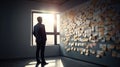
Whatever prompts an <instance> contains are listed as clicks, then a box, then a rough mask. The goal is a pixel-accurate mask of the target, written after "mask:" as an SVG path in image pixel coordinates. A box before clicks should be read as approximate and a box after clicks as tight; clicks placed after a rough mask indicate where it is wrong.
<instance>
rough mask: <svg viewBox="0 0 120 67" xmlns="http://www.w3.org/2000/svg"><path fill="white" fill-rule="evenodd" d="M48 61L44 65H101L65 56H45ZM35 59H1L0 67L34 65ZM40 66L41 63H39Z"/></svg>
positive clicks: (77, 66) (80, 66)
mask: <svg viewBox="0 0 120 67" xmlns="http://www.w3.org/2000/svg"><path fill="white" fill-rule="evenodd" d="M46 61H47V62H48V63H49V64H47V65H45V66H44V67H103V66H100V65H96V64H92V63H87V62H83V61H78V60H74V59H70V58H66V57H52V58H46ZM35 65H36V60H35V59H33V58H32V59H31V58H29V59H14V60H2V61H0V67H35ZM39 67H41V64H40V65H39Z"/></svg>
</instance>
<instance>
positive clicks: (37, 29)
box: [33, 23, 47, 43]
mask: <svg viewBox="0 0 120 67" xmlns="http://www.w3.org/2000/svg"><path fill="white" fill-rule="evenodd" d="M33 35H34V36H35V37H36V42H37V43H42V42H45V41H46V40H47V38H46V31H45V26H44V25H43V24H40V23H38V24H36V25H35V26H34V31H33Z"/></svg>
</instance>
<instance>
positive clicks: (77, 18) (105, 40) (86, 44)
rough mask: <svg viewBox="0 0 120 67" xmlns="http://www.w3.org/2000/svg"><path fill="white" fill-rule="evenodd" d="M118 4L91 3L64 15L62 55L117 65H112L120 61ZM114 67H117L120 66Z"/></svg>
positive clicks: (103, 0)
mask: <svg viewBox="0 0 120 67" xmlns="http://www.w3.org/2000/svg"><path fill="white" fill-rule="evenodd" d="M118 5H119V3H118V1H117V0H114V1H113V0H90V1H88V2H86V3H83V4H80V5H78V6H76V7H73V8H71V9H69V10H66V11H65V12H63V13H61V24H60V27H61V28H60V36H61V47H62V51H63V54H64V55H65V56H67V57H72V58H77V59H82V60H86V61H90V62H95V63H98V64H103V65H107V66H109V65H111V66H112V65H114V63H113V64H111V63H112V60H113V59H114V61H115V62H118V59H119V60H120V9H119V6H118ZM105 59H108V60H105ZM109 60H110V61H109ZM106 61H108V62H106ZM115 65H116V66H117V63H116V64H115ZM115 65H114V66H115Z"/></svg>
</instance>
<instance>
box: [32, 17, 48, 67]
mask: <svg viewBox="0 0 120 67" xmlns="http://www.w3.org/2000/svg"><path fill="white" fill-rule="evenodd" d="M37 20H38V23H37V24H36V25H35V26H34V31H33V35H34V36H35V38H36V44H37V49H36V61H37V64H36V67H38V65H39V64H40V63H41V65H42V66H43V65H46V64H47V63H46V61H45V58H44V52H45V45H46V40H47V38H46V31H45V26H44V24H42V17H38V18H37ZM39 53H40V54H41V59H39Z"/></svg>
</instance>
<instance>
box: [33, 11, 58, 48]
mask: <svg viewBox="0 0 120 67" xmlns="http://www.w3.org/2000/svg"><path fill="white" fill-rule="evenodd" d="M32 15H33V17H32V20H33V21H32V23H33V27H34V26H35V25H36V24H37V23H38V21H37V17H39V16H41V17H42V24H44V25H45V29H46V32H47V41H46V44H47V45H54V44H55V36H54V35H55V29H54V28H55V25H56V26H57V27H56V28H57V29H56V31H57V33H59V29H60V28H59V27H60V15H59V14H55V13H38V12H35V13H33V14H32ZM48 33H50V34H48ZM57 41H58V42H57V43H59V42H60V41H59V39H58V38H57ZM32 42H33V46H34V45H36V42H35V37H34V36H32Z"/></svg>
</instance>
